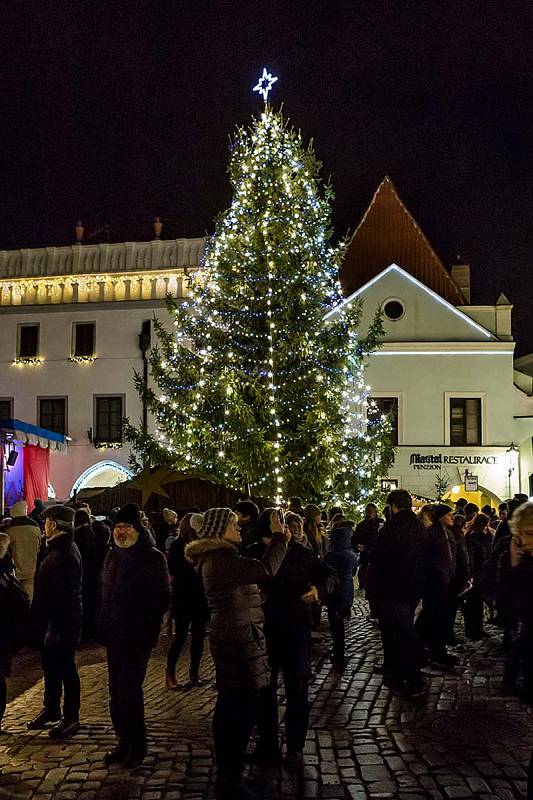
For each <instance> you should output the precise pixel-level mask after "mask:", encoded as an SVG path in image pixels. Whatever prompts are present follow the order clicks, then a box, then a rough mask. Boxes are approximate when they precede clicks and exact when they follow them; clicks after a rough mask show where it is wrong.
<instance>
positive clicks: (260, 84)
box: [253, 67, 277, 103]
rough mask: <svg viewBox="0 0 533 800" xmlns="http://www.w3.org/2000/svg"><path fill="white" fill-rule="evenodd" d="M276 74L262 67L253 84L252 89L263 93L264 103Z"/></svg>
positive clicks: (275, 79) (274, 81)
mask: <svg viewBox="0 0 533 800" xmlns="http://www.w3.org/2000/svg"><path fill="white" fill-rule="evenodd" d="M276 81H277V76H276V77H274V76H273V75H272V73H270V72H267V68H266V67H263V74H262V75H261V77H260V78H259V80H258V81H257V85H256V86H254V88H253V91H254V92H259V94H262V95H263V100H264V101H265V103H266V102H267V100H268V93H269V92H270V90H271V89H272V86H273V85H274V84H275V83H276Z"/></svg>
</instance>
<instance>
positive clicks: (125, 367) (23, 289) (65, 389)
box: [0, 239, 204, 499]
mask: <svg viewBox="0 0 533 800" xmlns="http://www.w3.org/2000/svg"><path fill="white" fill-rule="evenodd" d="M203 247H204V240H203V239H180V240H172V241H160V240H155V241H153V242H139V243H138V242H126V243H120V244H102V245H80V244H76V245H73V246H72V247H60V248H46V249H42V250H41V249H39V250H37V249H32V250H22V251H21V250H17V251H4V252H0V318H1V321H2V336H1V337H0V419H6V418H16V419H20V420H23V421H25V422H29V423H31V424H35V425H39V426H40V427H43V428H47V429H49V430H54V431H56V432H58V433H64V434H66V435H67V436H68V437H69V441H68V449H67V455H60V454H55V453H51V455H50V487H51V492H53V493H54V494H55V496H56V497H57V498H60V499H66V498H68V497H70V496H71V495H72V494H73V493H75V492H76V491H79V490H81V489H83V488H89V487H96V486H112V485H114V484H116V483H117V482H119V481H120V480H124V479H126V478H127V477H129V476H130V474H131V473H130V472H129V470H128V460H129V448H128V447H127V446H126V445H125V444H124V442H123V438H122V419H123V418H124V417H126V416H127V417H128V418H129V419H130V420H132V421H133V422H135V423H139V422H140V421H141V419H142V413H143V409H142V403H141V399H140V397H139V395H138V393H137V391H136V389H135V387H134V384H133V375H134V371H137V372H139V373H141V374H142V372H143V357H142V352H141V349H140V342H139V335H140V334H141V333H143V332H144V334H145V336H146V335H150V334H151V336H152V344H153V332H151V327H152V325H151V321H152V319H153V316H154V313H155V314H156V315H157V316H158V317H159V318H160V319H163V320H165V319H166V317H167V311H166V308H165V296H166V294H167V293H170V294H171V295H172V296H174V297H182V296H183V294H184V285H183V278H184V271H185V269H193V270H194V269H197V267H198V264H199V261H200V258H201V256H202V253H203ZM149 426H150V421H149Z"/></svg>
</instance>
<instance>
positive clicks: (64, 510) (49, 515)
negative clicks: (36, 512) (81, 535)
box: [44, 505, 76, 531]
mask: <svg viewBox="0 0 533 800" xmlns="http://www.w3.org/2000/svg"><path fill="white" fill-rule="evenodd" d="M75 513H76V512H75V511H74V509H73V508H70V506H62V505H57V506H50V508H47V509H46V511H45V512H44V518H45V519H53V520H54V522H55V523H56V525H57V527H58V528H60V529H61V530H62V531H71V530H73V528H74V514H75Z"/></svg>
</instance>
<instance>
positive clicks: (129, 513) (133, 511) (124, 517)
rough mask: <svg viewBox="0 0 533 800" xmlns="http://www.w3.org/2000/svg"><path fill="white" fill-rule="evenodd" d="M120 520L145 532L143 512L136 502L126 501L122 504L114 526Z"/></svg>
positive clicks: (140, 531)
mask: <svg viewBox="0 0 533 800" xmlns="http://www.w3.org/2000/svg"><path fill="white" fill-rule="evenodd" d="M120 522H122V523H124V522H125V523H126V525H131V527H132V528H135V530H136V531H138V532H139V533H142V534H144V533H145V529H144V526H143V524H142V522H141V512H140V511H139V506H138V505H137V504H136V503H126V505H125V506H122V508H120V509H119V510H118V511H117V513H116V516H115V519H114V520H113V527H114V526H115V525H118V524H119V523H120Z"/></svg>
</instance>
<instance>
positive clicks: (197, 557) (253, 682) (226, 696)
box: [185, 508, 290, 800]
mask: <svg viewBox="0 0 533 800" xmlns="http://www.w3.org/2000/svg"><path fill="white" fill-rule="evenodd" d="M270 527H271V531H272V537H271V542H270V545H269V547H268V548H267V549H266V550H265V553H264V555H263V558H261V559H251V558H244V557H243V556H241V555H240V553H239V549H238V548H239V545H240V543H241V535H240V531H239V525H238V523H237V515H236V514H235V513H234V512H233V511H232V510H231V509H229V508H210V509H209V510H208V511H206V512H205V514H204V515H203V521H202V526H201V527H200V529H199V530H198V536H199V540H198V541H196V542H191V543H190V544H188V545H187V547H186V548H185V555H186V557H187V558H189V559H190V560H191V561H192V563H193V564H194V566H195V568H196V570H197V571H198V574H199V575H200V577H201V579H202V582H203V585H204V589H205V594H206V597H207V603H208V606H209V611H210V613H211V622H210V631H209V644H210V648H211V655H212V657H213V661H214V663H215V671H216V686H217V691H218V695H217V701H216V706H215V711H214V714H213V738H214V740H215V753H216V760H217V780H216V784H215V792H216V797H217V799H218V800H238V799H239V798H241V800H242V798H251V797H253V796H254V795H253V793H252V792H251V791H250V790H249V789H248V788H247V787H246V785H245V784H244V783H243V781H242V772H243V768H244V755H245V753H246V748H247V746H248V741H249V739H250V735H251V733H252V730H253V728H254V726H255V724H256V722H257V716H258V712H259V696H260V690H261V689H264V688H265V687H266V686H268V685H269V683H270V669H269V665H268V658H267V650H266V644H265V636H264V632H263V610H262V607H261V597H260V594H259V589H258V588H257V584H258V583H262V584H265V583H268V582H269V581H271V580H272V579H273V578H274V576H275V575H276V573H277V572H278V570H279V568H280V567H281V565H282V563H283V560H284V558H285V554H286V552H287V544H288V542H289V539H290V533H289V531H288V530H287V529H286V528H285V527H284V525H283V524H282V522H281V520H280V517H279V514H278V512H277V511H273V512H272V513H271V521H270Z"/></svg>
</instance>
